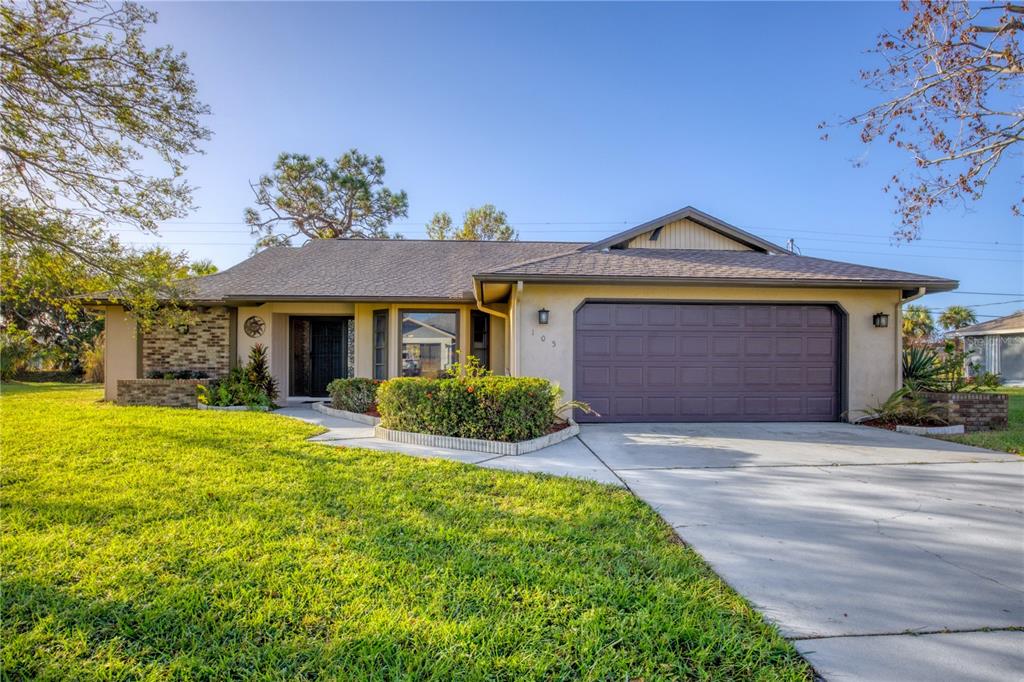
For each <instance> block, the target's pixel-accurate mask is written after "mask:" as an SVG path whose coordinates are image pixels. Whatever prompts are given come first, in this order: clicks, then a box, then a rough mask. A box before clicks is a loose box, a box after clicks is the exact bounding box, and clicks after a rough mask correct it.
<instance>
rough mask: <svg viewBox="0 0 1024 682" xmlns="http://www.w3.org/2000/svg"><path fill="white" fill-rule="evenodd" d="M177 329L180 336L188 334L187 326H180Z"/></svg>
mask: <svg viewBox="0 0 1024 682" xmlns="http://www.w3.org/2000/svg"><path fill="white" fill-rule="evenodd" d="M175 329H176V330H177V331H178V333H179V334H188V325H187V324H179V325H178V326H177V327H175Z"/></svg>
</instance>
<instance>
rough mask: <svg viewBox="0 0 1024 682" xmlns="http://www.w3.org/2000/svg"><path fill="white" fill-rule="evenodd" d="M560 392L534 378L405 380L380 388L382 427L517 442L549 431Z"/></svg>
mask: <svg viewBox="0 0 1024 682" xmlns="http://www.w3.org/2000/svg"><path fill="white" fill-rule="evenodd" d="M557 399H558V390H557V389H556V388H555V386H553V385H552V384H551V382H549V381H547V380H546V379H537V378H533V377H505V376H482V377H466V376H462V377H457V378H448V379H420V378H401V379H391V380H389V381H385V382H384V383H383V384H381V385H380V388H379V389H378V390H377V410H378V411H379V412H380V416H381V426H383V427H384V428H388V429H397V430H399V431H415V432H419V433H432V434H436V435H440V436H457V437H460V438H481V439H484V440H499V441H509V442H515V441H520V440H527V439H530V438H537V437H539V436H543V435H544V434H545V433H547V431H548V429H549V428H551V425H552V423H553V422H554V419H555V404H556V401H557Z"/></svg>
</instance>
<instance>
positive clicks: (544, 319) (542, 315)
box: [537, 308, 548, 324]
mask: <svg viewBox="0 0 1024 682" xmlns="http://www.w3.org/2000/svg"><path fill="white" fill-rule="evenodd" d="M537 322H539V323H540V324H547V323H548V309H547V308H541V309H540V310H538V311H537Z"/></svg>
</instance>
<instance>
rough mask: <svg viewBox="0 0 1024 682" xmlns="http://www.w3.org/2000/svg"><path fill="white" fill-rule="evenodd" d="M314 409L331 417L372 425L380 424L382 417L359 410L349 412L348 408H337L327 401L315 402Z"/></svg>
mask: <svg viewBox="0 0 1024 682" xmlns="http://www.w3.org/2000/svg"><path fill="white" fill-rule="evenodd" d="M313 410H314V411H316V412H319V413H320V414H326V415H327V416H329V417H340V418H341V419H348V420H349V421H353V422H359V423H360V424H368V425H370V426H376V425H377V424H380V417H373V416H371V415H368V414H360V413H358V412H349V411H348V410H336V409H334V408H333V407H331V406H330V405H328V404H327V403H313Z"/></svg>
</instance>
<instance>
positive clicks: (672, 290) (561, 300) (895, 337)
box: [512, 283, 900, 420]
mask: <svg viewBox="0 0 1024 682" xmlns="http://www.w3.org/2000/svg"><path fill="white" fill-rule="evenodd" d="M586 299H589V300H595V299H603V300H616V299H627V300H628V299H635V300H669V301H680V302H682V301H694V302H715V301H766V302H776V303H779V302H792V303H814V302H823V303H837V304H839V305H840V306H841V307H842V309H843V310H844V311H845V312H846V313H847V316H848V317H847V348H848V354H849V355H848V363H849V366H848V370H847V372H846V377H847V383H848V386H847V399H848V404H847V406H848V409H849V418H850V419H851V420H855V419H857V418H858V417H860V416H861V414H860V411H861V410H862V409H863V408H864V407H865V406H867V405H869V404H872V403H874V402H876V401H879V400H883V399H885V398H886V397H888V396H889V394H890V393H892V392H893V391H894V390H895V389H896V388H897V385H898V383H899V376H900V370H899V367H900V364H899V363H900V354H899V347H900V338H899V327H898V325H895V324H894V323H893V322H890V326H889V327H888V328H885V329H878V328H875V327H874V326H873V324H872V321H871V316H872V315H873V314H874V313H877V312H885V313H888V314H889V315H890V320H896V319H897V309H898V308H899V299H900V292H899V291H895V290H868V289H866V290H851V289H800V288H775V289H765V288H754V287H733V288H714V287H687V286H635V285H603V286H593V285H573V284H567V285H550V284H531V283H525V284H524V285H523V290H522V292H521V294H520V296H519V297H518V300H516V302H515V305H514V306H513V312H512V317H513V320H514V323H515V326H516V327H517V329H518V333H517V334H516V335H515V337H516V338H515V339H514V343H513V349H512V350H513V355H514V357H513V358H512V364H513V367H514V368H515V372H516V374H518V375H521V376H542V377H547V378H549V379H552V380H554V381H557V382H558V383H559V384H560V385H561V387H562V389H563V390H564V391H565V398H566V399H569V398H571V396H572V388H573V386H572V383H573V376H572V371H573V320H574V315H573V312H574V310H575V309H576V307H577V306H579V305H580V304H581V303H582V302H583V301H584V300H586ZM540 308H547V309H548V310H549V311H550V315H549V320H550V321H549V323H548V324H547V325H540V324H538V323H537V310H539V309H540Z"/></svg>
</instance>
